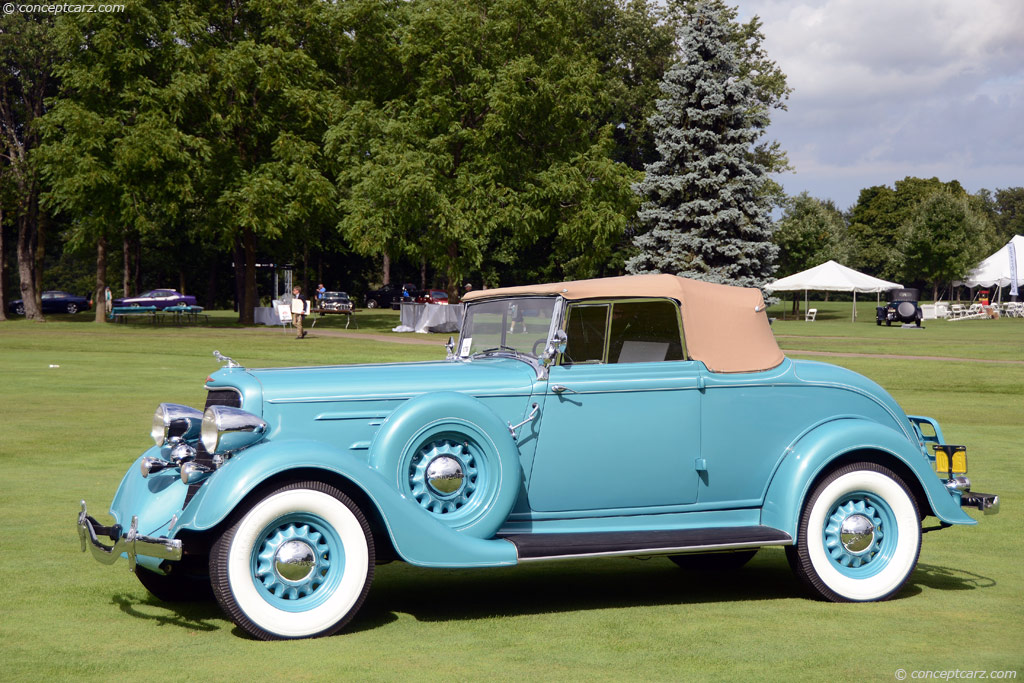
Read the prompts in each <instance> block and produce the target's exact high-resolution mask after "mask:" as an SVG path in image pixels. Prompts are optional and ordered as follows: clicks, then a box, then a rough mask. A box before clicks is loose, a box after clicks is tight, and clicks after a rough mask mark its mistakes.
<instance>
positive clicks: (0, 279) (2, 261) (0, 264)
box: [0, 206, 7, 320]
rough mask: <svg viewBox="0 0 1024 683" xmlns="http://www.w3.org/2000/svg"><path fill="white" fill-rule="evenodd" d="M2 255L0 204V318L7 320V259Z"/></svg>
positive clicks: (0, 210)
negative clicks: (5, 286)
mask: <svg viewBox="0 0 1024 683" xmlns="http://www.w3.org/2000/svg"><path fill="white" fill-rule="evenodd" d="M4 256H5V255H4V207H2V206H0V320H7V306H5V305H4V281H6V280H7V259H6V258H4Z"/></svg>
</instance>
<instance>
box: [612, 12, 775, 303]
mask: <svg viewBox="0 0 1024 683" xmlns="http://www.w3.org/2000/svg"><path fill="white" fill-rule="evenodd" d="M726 21H727V19H726V18H724V17H723V16H722V14H721V12H720V11H716V7H715V4H714V3H707V2H701V3H699V4H698V5H697V6H696V7H695V8H694V11H692V12H691V13H690V14H689V16H688V17H687V21H686V23H685V25H684V27H683V30H682V36H681V37H682V50H683V56H682V58H681V60H680V61H679V62H678V63H676V64H674V65H673V66H672V67H671V68H670V69H669V70H668V71H667V72H666V73H665V77H664V79H663V80H662V83H661V90H662V92H663V93H664V94H665V97H664V99H660V100H658V102H657V111H656V112H655V114H654V115H653V116H652V117H651V119H650V123H651V125H652V128H653V129H654V130H656V131H658V132H657V133H656V136H655V141H656V144H657V149H658V152H659V154H660V157H661V158H660V160H658V161H656V162H654V163H651V164H648V165H647V166H646V167H645V171H646V176H645V178H644V180H643V181H641V182H640V183H638V184H637V185H636V186H635V188H634V189H635V190H636V191H637V192H638V193H639V194H641V195H642V196H643V198H644V203H643V205H642V207H641V209H640V211H639V212H638V213H637V221H638V224H639V234H638V235H637V236H636V237H635V238H634V240H633V244H634V245H635V246H636V247H637V248H638V249H639V250H640V253H639V254H637V255H636V256H634V257H633V258H631V259H630V260H629V261H628V262H627V264H626V269H627V270H628V271H629V272H631V273H659V272H660V273H674V274H678V275H682V276H684V277H691V278H695V279H698V280H706V281H708V282H719V283H725V284H731V285H740V286H745V287H761V286H762V285H764V284H765V283H766V282H767V281H768V280H769V279H770V278H771V275H772V272H773V270H774V264H775V257H776V255H777V253H778V247H777V246H776V245H775V244H773V243H772V241H771V239H772V232H773V225H772V221H771V216H770V209H771V207H770V200H769V199H768V197H767V196H766V195H765V194H764V193H763V192H762V191H761V190H762V185H763V183H764V182H765V180H766V179H767V175H766V173H765V169H764V167H763V166H762V165H761V164H759V163H758V161H757V160H756V157H755V155H754V154H753V149H754V145H755V143H756V142H757V140H758V138H759V137H760V136H761V135H762V133H763V132H764V129H765V128H766V127H767V125H768V122H769V121H768V113H767V110H766V108H765V106H764V105H763V104H762V103H761V102H759V101H758V99H757V97H756V92H755V87H754V84H753V83H752V82H751V80H750V79H749V78H748V77H745V76H743V75H741V73H740V69H739V64H738V57H737V55H736V49H735V47H734V45H733V44H732V43H730V40H729V32H728V26H727V25H726V23H725V22H726Z"/></svg>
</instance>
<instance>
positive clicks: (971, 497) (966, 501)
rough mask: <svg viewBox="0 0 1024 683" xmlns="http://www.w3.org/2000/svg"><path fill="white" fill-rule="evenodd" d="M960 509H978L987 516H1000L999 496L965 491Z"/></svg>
mask: <svg viewBox="0 0 1024 683" xmlns="http://www.w3.org/2000/svg"><path fill="white" fill-rule="evenodd" d="M960 507H965V508H976V509H978V510H981V511H982V512H984V513H985V514H986V515H996V514H999V496H998V495H996V494H995V493H978V492H977V491H964V492H963V493H962V494H960Z"/></svg>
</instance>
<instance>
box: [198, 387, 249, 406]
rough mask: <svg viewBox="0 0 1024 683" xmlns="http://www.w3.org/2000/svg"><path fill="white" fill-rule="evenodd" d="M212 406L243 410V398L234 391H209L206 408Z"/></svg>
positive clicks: (207, 392)
mask: <svg viewBox="0 0 1024 683" xmlns="http://www.w3.org/2000/svg"><path fill="white" fill-rule="evenodd" d="M210 406H230V407H232V408H241V407H242V396H241V394H239V393H238V392H237V391H235V390H234V389H207V391H206V408H209V407H210ZM204 410H205V408H204Z"/></svg>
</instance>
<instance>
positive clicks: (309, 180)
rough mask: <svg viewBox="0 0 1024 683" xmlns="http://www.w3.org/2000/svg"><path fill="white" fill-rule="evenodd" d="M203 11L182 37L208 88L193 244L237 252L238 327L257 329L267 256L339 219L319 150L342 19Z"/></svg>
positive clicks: (293, 10)
mask: <svg viewBox="0 0 1024 683" xmlns="http://www.w3.org/2000/svg"><path fill="white" fill-rule="evenodd" d="M196 7H197V11H196V14H197V17H198V20H197V26H198V29H197V30H195V31H193V32H192V33H190V34H189V35H188V36H182V37H181V38H182V40H184V41H185V42H186V43H188V44H189V45H191V46H192V49H193V50H195V53H196V66H197V69H196V73H199V74H201V75H202V77H203V79H204V80H203V88H204V93H203V97H202V98H201V99H199V100H198V101H196V102H195V104H194V108H193V110H192V112H191V116H192V121H193V122H194V125H195V129H196V134H197V135H198V136H199V137H201V138H202V139H203V141H204V144H205V145H207V146H208V147H209V150H210V162H209V163H208V164H206V165H205V166H204V172H203V174H202V176H201V184H202V187H203V195H202V197H201V198H200V200H199V203H200V207H201V210H200V211H199V212H198V213H197V215H196V217H195V220H196V226H195V227H196V230H195V235H196V239H199V240H202V241H205V242H208V243H209V242H212V243H214V244H216V245H219V246H220V247H222V248H224V249H232V250H234V253H235V268H236V282H237V283H238V285H239V286H238V290H239V291H238V297H237V303H238V309H239V321H240V322H242V323H249V324H251V323H252V322H253V309H254V307H255V306H257V305H258V301H259V297H258V295H257V287H256V262H257V259H258V257H259V255H260V252H261V248H266V247H268V246H269V245H271V244H273V243H275V241H279V240H282V238H285V237H295V236H297V235H298V236H299V237H298V239H299V241H301V239H302V237H303V236H308V235H309V234H311V233H312V231H310V232H308V233H307V232H306V226H307V224H308V222H310V221H313V220H319V217H320V216H321V215H322V214H324V213H331V212H332V211H333V206H334V203H335V197H334V188H333V185H332V184H331V183H330V181H329V179H328V178H327V176H326V175H325V174H324V170H325V169H324V164H325V159H324V158H323V155H322V153H321V146H320V142H321V140H322V138H323V134H324V131H325V129H326V125H327V121H328V115H329V112H330V110H331V108H332V107H333V106H334V97H333V91H334V86H335V83H334V81H333V80H332V78H331V69H332V67H333V65H334V64H335V59H336V57H335V55H334V54H333V52H332V50H331V48H330V44H331V31H332V30H337V28H336V27H337V20H336V16H335V15H336V13H337V12H338V11H339V10H338V6H337V5H334V4H331V3H321V2H312V1H309V0H306V1H303V2H298V3H280V2H275V1H274V0H250V1H249V2H245V3H229V4H224V3H218V2H213V1H209V2H203V1H202V0H196ZM292 246H294V243H293V244H292ZM271 256H272V257H273V256H274V254H271Z"/></svg>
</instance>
